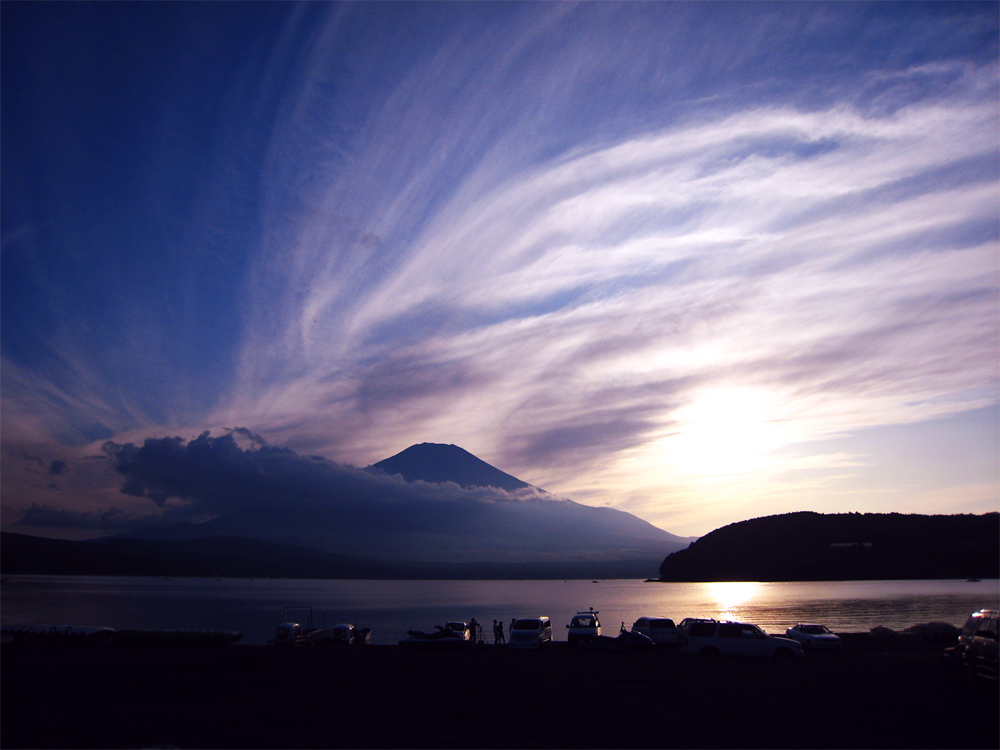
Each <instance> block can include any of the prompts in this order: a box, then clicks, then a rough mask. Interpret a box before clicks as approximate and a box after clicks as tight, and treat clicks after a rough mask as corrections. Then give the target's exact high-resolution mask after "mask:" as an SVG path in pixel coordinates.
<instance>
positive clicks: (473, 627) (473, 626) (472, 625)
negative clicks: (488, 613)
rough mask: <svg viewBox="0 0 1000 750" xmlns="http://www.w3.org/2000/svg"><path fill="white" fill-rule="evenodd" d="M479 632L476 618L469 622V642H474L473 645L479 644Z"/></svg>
mask: <svg viewBox="0 0 1000 750" xmlns="http://www.w3.org/2000/svg"><path fill="white" fill-rule="evenodd" d="M478 631H479V623H478V622H476V618H475V617H473V618H472V619H471V620H469V640H470V641H472V642H473V643H477V642H478V640H477V639H478Z"/></svg>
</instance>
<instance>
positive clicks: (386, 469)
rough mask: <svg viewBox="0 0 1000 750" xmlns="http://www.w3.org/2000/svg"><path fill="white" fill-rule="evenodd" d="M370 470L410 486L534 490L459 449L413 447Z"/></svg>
mask: <svg viewBox="0 0 1000 750" xmlns="http://www.w3.org/2000/svg"><path fill="white" fill-rule="evenodd" d="M368 468H369V469H370V470H372V471H376V472H379V473H381V474H390V475H392V474H398V475H399V476H401V477H403V479H405V480H406V481H407V482H417V481H420V482H433V483H436V484H441V483H443V482H454V483H455V484H457V485H458V486H459V487H499V488H500V489H502V490H507V491H509V492H512V491H514V490H522V489H528V488H530V487H531V485H530V484H528V483H527V482H522V481H521V480H520V479H518V478H517V477H512V476H511V475H510V474H505V473H504V472H502V471H500V470H499V469H497V468H494V467H493V466H490V465H489V464H488V463H486V462H485V461H483V460H482V459H479V458H476V457H475V456H473V455H472V454H471V453H469V452H468V451H467V450H464V449H462V448H459V447H458V446H457V445H440V444H438V443H420V444H419V445H411V446H410V447H409V448H407V449H406V450H404V451H402V452H401V453H397V454H396V455H395V456H392V457H391V458H387V459H385V460H384V461H379V462H378V463H377V464H373V465H372V466H369V467H368Z"/></svg>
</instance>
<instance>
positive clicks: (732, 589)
mask: <svg viewBox="0 0 1000 750" xmlns="http://www.w3.org/2000/svg"><path fill="white" fill-rule="evenodd" d="M759 590H760V584H759V583H757V582H756V581H718V582H715V583H709V584H708V593H709V595H710V596H711V597H712V598H714V599H715V601H716V603H717V604H718V607H719V614H720V615H721V616H722V617H723V618H725V617H736V616H737V609H738V608H739V606H740V605H741V604H745V603H746V602H748V601H750V600H751V599H753V598H754V597H755V596H756V595H757V594H758V593H759Z"/></svg>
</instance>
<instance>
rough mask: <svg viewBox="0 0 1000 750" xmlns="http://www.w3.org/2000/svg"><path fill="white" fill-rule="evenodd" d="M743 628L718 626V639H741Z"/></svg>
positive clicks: (727, 625)
mask: <svg viewBox="0 0 1000 750" xmlns="http://www.w3.org/2000/svg"><path fill="white" fill-rule="evenodd" d="M742 637H743V628H741V627H740V626H739V625H729V624H726V625H720V626H719V638H742Z"/></svg>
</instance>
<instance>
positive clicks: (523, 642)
mask: <svg viewBox="0 0 1000 750" xmlns="http://www.w3.org/2000/svg"><path fill="white" fill-rule="evenodd" d="M509 635H510V638H509V639H508V641H507V647H508V648H513V649H537V648H542V647H545V648H548V647H549V646H551V645H552V623H551V621H550V620H549V618H548V617H522V618H520V619H518V620H514V624H513V625H511V626H510V634H509Z"/></svg>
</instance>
